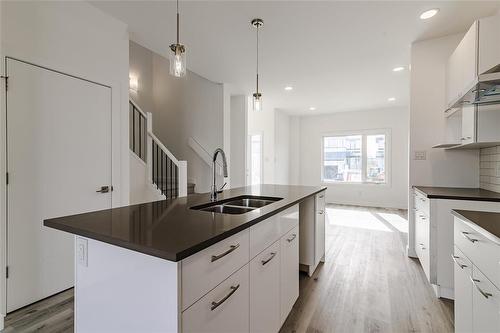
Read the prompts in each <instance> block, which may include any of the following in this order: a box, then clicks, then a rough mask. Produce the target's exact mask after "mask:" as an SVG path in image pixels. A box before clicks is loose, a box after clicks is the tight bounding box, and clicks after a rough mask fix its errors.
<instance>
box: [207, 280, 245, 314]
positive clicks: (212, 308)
mask: <svg viewBox="0 0 500 333" xmlns="http://www.w3.org/2000/svg"><path fill="white" fill-rule="evenodd" d="M239 287H240V285H239V284H238V285H237V286H231V291H230V292H229V293H228V294H227V295H226V296H224V298H222V299H221V300H220V301H217V302H212V306H211V307H210V310H212V311H214V310H215V309H217V308H218V307H219V306H220V305H222V303H224V302H225V301H227V299H228V298H229V297H231V296H232V295H233V294H234V293H235V292H236V290H238V288H239Z"/></svg>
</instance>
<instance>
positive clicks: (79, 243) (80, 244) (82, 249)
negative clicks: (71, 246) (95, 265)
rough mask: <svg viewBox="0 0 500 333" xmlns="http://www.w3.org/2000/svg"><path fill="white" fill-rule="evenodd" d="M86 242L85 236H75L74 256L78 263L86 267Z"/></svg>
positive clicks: (87, 262) (87, 261)
mask: <svg viewBox="0 0 500 333" xmlns="http://www.w3.org/2000/svg"><path fill="white" fill-rule="evenodd" d="M87 245H88V242H87V240H86V239H85V238H81V237H77V238H76V257H77V261H78V264H79V265H82V266H84V267H87V266H88V264H89V260H88V246H87Z"/></svg>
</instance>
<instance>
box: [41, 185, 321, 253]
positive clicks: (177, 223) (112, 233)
mask: <svg viewBox="0 0 500 333" xmlns="http://www.w3.org/2000/svg"><path fill="white" fill-rule="evenodd" d="M325 189H326V187H309V186H286V185H255V186H248V187H240V188H235V189H230V190H226V191H224V192H223V193H222V194H220V196H219V200H224V199H227V198H232V197H238V196H241V195H253V196H266V197H279V198H283V199H282V200H279V201H276V202H274V203H272V204H270V205H267V206H264V207H262V208H259V209H256V210H253V211H250V212H248V213H245V214H241V215H228V214H218V213H211V212H204V211H199V210H193V209H191V207H193V206H197V205H201V204H204V203H208V202H209V201H210V200H209V194H208V193H207V194H193V195H189V196H187V197H183V198H177V199H172V200H162V201H155V202H149V203H144V204H139V205H132V206H126V207H120V208H113V209H107V210H102V211H97V212H91V213H84V214H78V215H72V216H66V217H59V218H53V219H47V220H45V221H44V225H45V226H47V227H51V228H54V229H58V230H62V231H66V232H70V233H72V234H76V235H80V236H84V237H88V238H91V239H96V240H98V241H102V242H106V243H109V244H113V245H116V246H120V247H123V248H127V249H131V250H134V251H137V252H141V253H145V254H149V255H152V256H156V257H159V258H163V259H167V260H171V261H180V260H182V259H184V258H186V257H188V256H190V255H192V254H194V253H196V252H199V251H201V250H203V249H205V248H207V247H209V246H210V245H213V244H215V243H217V242H219V241H221V240H223V239H225V238H227V237H229V236H231V235H234V234H236V233H238V232H240V231H242V230H244V229H246V228H249V227H250V226H252V225H254V224H256V223H258V222H260V221H262V220H264V219H266V218H268V217H270V216H272V215H274V214H277V213H279V212H280V211H283V210H285V209H287V208H289V207H291V206H293V205H295V204H297V203H299V202H300V201H302V200H304V199H306V198H307V197H310V196H312V195H315V194H317V193H319V192H321V191H323V190H325Z"/></svg>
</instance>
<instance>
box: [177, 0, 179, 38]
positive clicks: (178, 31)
mask: <svg viewBox="0 0 500 333" xmlns="http://www.w3.org/2000/svg"><path fill="white" fill-rule="evenodd" d="M178 44H179V0H177V45H178Z"/></svg>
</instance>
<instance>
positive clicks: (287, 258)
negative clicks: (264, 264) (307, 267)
mask: <svg viewBox="0 0 500 333" xmlns="http://www.w3.org/2000/svg"><path fill="white" fill-rule="evenodd" d="M280 243H281V244H280V245H281V272H280V280H281V283H280V288H281V289H280V290H281V295H280V297H281V305H280V312H281V313H280V326H281V325H283V323H284V322H285V320H286V317H288V314H289V313H290V311H291V310H292V307H293V305H294V304H295V301H296V300H297V298H298V297H299V279H298V277H299V265H297V263H298V262H299V227H298V226H297V227H295V228H293V229H292V230H290V231H289V232H288V234H286V235H285V236H283V237H282V238H281V240H280Z"/></svg>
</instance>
